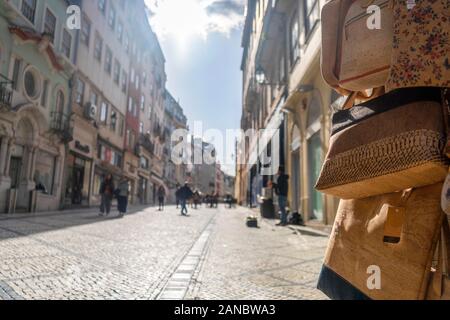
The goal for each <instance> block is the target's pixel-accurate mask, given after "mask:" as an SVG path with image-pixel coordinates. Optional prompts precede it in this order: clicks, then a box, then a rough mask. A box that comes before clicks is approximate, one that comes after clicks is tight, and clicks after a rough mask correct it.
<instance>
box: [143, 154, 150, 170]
mask: <svg viewBox="0 0 450 320" xmlns="http://www.w3.org/2000/svg"><path fill="white" fill-rule="evenodd" d="M148 165H149V161H148V159H147V158H146V157H141V168H142V169H148V167H149V166H148Z"/></svg>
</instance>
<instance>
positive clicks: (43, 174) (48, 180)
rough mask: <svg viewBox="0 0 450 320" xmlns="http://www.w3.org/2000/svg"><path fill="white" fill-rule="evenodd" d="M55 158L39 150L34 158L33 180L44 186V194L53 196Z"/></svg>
mask: <svg viewBox="0 0 450 320" xmlns="http://www.w3.org/2000/svg"><path fill="white" fill-rule="evenodd" d="M55 164H56V158H55V157H54V156H53V155H51V154H50V153H47V152H45V151H42V150H39V151H38V153H37V157H36V169H35V174H34V180H35V181H36V182H37V183H40V184H42V185H43V186H44V188H45V191H44V193H46V194H50V195H52V194H53V191H54V190H53V189H54V188H53V187H54V179H55V167H56V166H55Z"/></svg>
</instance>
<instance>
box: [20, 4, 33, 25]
mask: <svg viewBox="0 0 450 320" xmlns="http://www.w3.org/2000/svg"><path fill="white" fill-rule="evenodd" d="M21 11H22V14H23V15H24V16H25V18H27V19H28V20H29V21H30V22H31V23H34V16H35V14H36V0H22V10H21Z"/></svg>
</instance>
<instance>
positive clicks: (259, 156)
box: [171, 121, 280, 175]
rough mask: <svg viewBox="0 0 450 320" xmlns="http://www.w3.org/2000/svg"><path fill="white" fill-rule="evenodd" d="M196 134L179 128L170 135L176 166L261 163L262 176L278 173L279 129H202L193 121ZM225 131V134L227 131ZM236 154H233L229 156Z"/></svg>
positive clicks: (197, 122)
mask: <svg viewBox="0 0 450 320" xmlns="http://www.w3.org/2000/svg"><path fill="white" fill-rule="evenodd" d="M193 132H194V134H193V135H191V134H190V132H189V131H188V130H187V129H177V130H175V131H173V132H172V135H171V146H172V148H171V149H172V152H171V160H172V161H173V163H175V164H176V165H180V164H186V165H200V164H208V165H213V164H215V163H217V162H220V163H221V164H225V165H233V164H236V165H254V164H256V163H259V164H260V166H261V175H275V174H276V173H277V172H278V169H279V166H280V130H279V129H261V130H253V129H249V130H247V131H245V132H244V131H243V130H241V129H227V130H225V132H223V131H220V130H217V129H209V130H206V131H203V124H202V122H200V121H196V122H194V129H193ZM224 133H225V134H224ZM230 155H233V156H230Z"/></svg>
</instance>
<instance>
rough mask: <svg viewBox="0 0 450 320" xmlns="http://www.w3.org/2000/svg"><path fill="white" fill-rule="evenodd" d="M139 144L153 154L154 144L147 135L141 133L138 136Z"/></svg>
mask: <svg viewBox="0 0 450 320" xmlns="http://www.w3.org/2000/svg"><path fill="white" fill-rule="evenodd" d="M139 144H140V145H141V147H143V148H144V149H145V150H147V151H148V152H150V153H151V154H153V152H154V150H155V146H154V145H153V143H152V142H151V141H150V139H149V136H147V135H143V134H141V135H140V137H139Z"/></svg>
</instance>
